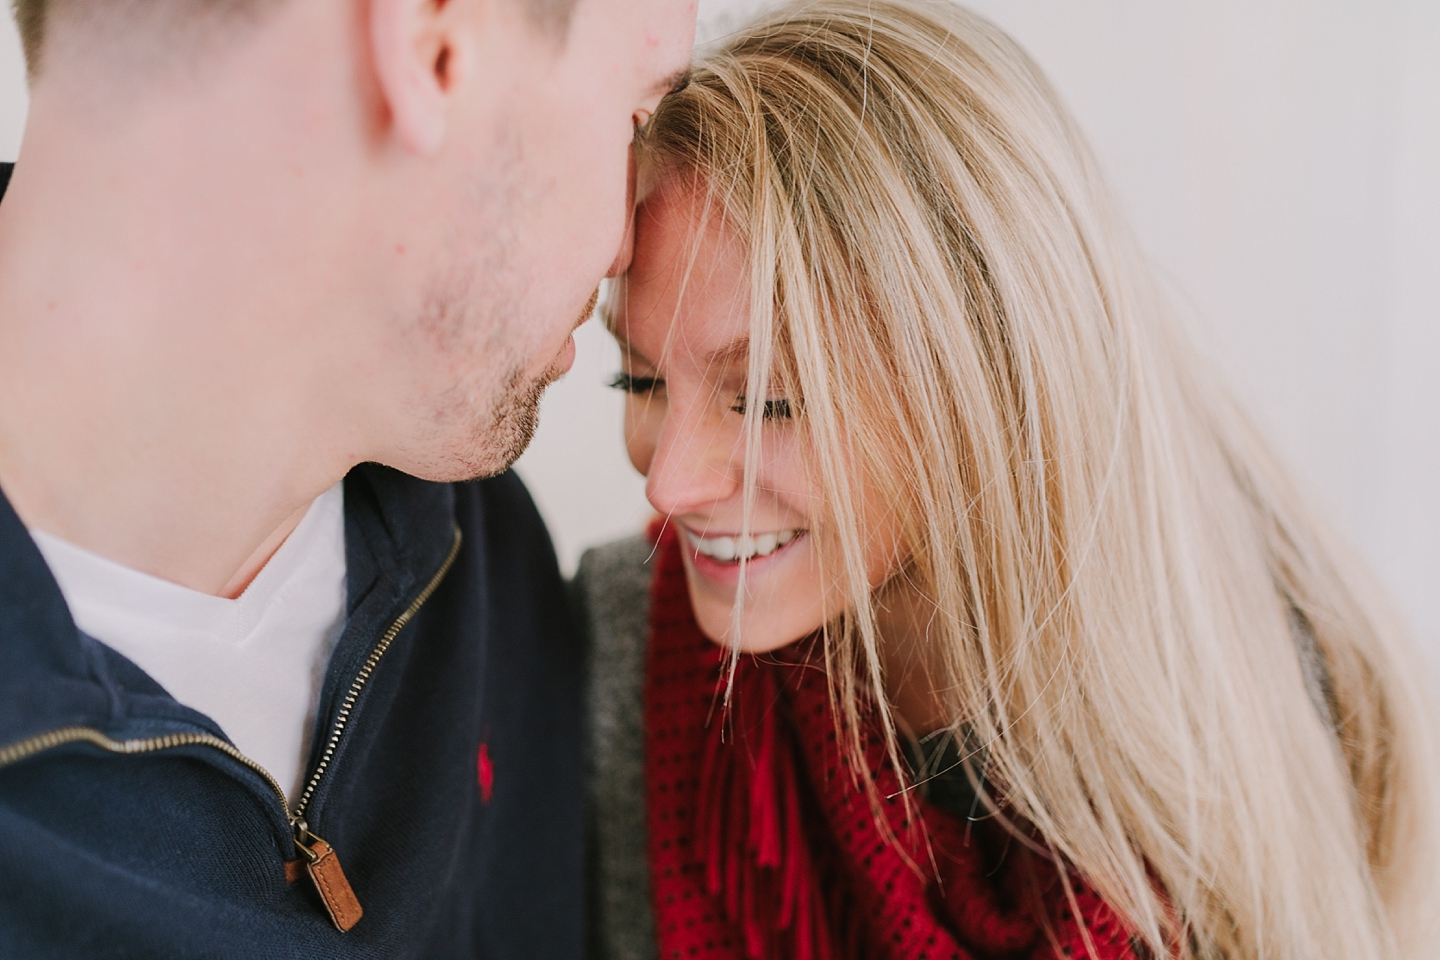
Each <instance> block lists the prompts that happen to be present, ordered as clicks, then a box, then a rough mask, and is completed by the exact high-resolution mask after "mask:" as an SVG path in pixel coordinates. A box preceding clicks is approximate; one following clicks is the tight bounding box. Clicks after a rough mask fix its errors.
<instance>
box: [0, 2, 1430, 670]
mask: <svg viewBox="0 0 1440 960" xmlns="http://www.w3.org/2000/svg"><path fill="white" fill-rule="evenodd" d="M581 2H586V0H581ZM6 6H7V7H8V4H7V5H6ZM972 6H973V7H975V8H976V9H978V10H980V11H981V12H982V13H984V14H986V15H987V16H989V17H991V18H992V19H993V20H995V21H996V22H997V23H999V24H1000V25H1001V26H1002V27H1004V28H1006V29H1007V30H1009V31H1010V32H1011V33H1012V34H1013V35H1015V36H1016V37H1017V38H1018V39H1019V40H1020V42H1021V43H1022V44H1023V45H1024V46H1025V47H1026V48H1027V49H1028V50H1029V51H1030V52H1031V53H1032V54H1033V55H1034V56H1035V57H1036V59H1037V60H1038V61H1039V62H1040V64H1041V65H1042V66H1043V67H1044V69H1045V70H1046V71H1047V72H1048V73H1049V75H1050V77H1051V79H1052V80H1053V81H1054V82H1055V84H1056V86H1057V87H1058V88H1059V89H1060V91H1061V93H1062V95H1063V96H1064V97H1065V98H1066V99H1067V100H1068V102H1069V104H1070V106H1071V107H1072V109H1073V110H1074V111H1075V112H1076V113H1077V114H1078V116H1079V118H1080V122H1081V125H1082V126H1083V127H1084V128H1085V130H1086V131H1087V132H1088V134H1089V135H1090V137H1091V140H1092V142H1093V143H1094V145H1095V148H1096V150H1097V152H1098V153H1099V155H1100V158H1101V160H1102V162H1103V164H1104V165H1105V167H1106V169H1107V171H1108V173H1109V175H1110V177H1111V180H1112V181H1113V183H1114V186H1115V187H1116V189H1117V191H1118V192H1119V194H1120V196H1121V197H1122V199H1123V201H1124V203H1125V205H1126V208H1127V210H1128V213H1129V214H1130V216H1131V218H1132V220H1133V221H1134V223H1135V225H1136V228H1137V229H1138V231H1139V234H1140V237H1141V239H1142V241H1143V242H1144V243H1145V245H1146V247H1147V249H1148V250H1149V252H1150V253H1151V255H1152V256H1153V257H1154V258H1155V260H1156V261H1157V262H1158V263H1159V264H1160V266H1161V268H1162V269H1163V270H1164V271H1165V272H1166V274H1167V275H1168V277H1169V279H1170V280H1171V281H1172V283H1173V285H1174V287H1175V288H1176V290H1177V292H1178V293H1179V295H1180V296H1181V297H1182V298H1183V300H1184V301H1185V303H1186V304H1187V305H1188V307H1189V308H1190V310H1191V312H1192V313H1193V314H1194V316H1195V317H1196V323H1197V329H1198V330H1199V335H1200V337H1201V339H1202V340H1203V341H1204V342H1205V344H1206V345H1207V346H1208V347H1209V348H1210V349H1211V351H1212V352H1213V353H1215V354H1216V355H1217V357H1218V358H1219V360H1220V362H1221V363H1222V365H1223V366H1224V367H1225V368H1226V369H1227V370H1228V371H1229V372H1230V374H1231V376H1232V379H1233V381H1234V383H1235V384H1236V386H1237V388H1238V389H1239V390H1240V391H1241V393H1242V394H1243V395H1244V396H1245V397H1246V398H1247V399H1248V401H1249V402H1250V405H1251V407H1252V409H1254V410H1255V412H1256V413H1257V414H1258V416H1259V418H1260V419H1261V421H1262V422H1263V423H1264V424H1265V426H1266V428H1267V429H1268V430H1269V431H1270V433H1271V435H1272V437H1273V438H1274V439H1275V442H1276V443H1277V444H1278V445H1279V447H1280V448H1281V450H1282V451H1283V452H1284V453H1285V454H1286V456H1287V457H1288V458H1289V459H1290V461H1291V462H1292V464H1293V465H1294V466H1295V467H1296V469H1297V471H1298V472H1299V473H1300V475H1301V477H1302V479H1304V480H1305V481H1307V482H1308V483H1309V484H1310V485H1311V486H1312V487H1313V488H1314V489H1315V491H1316V493H1317V496H1318V497H1319V498H1320V499H1321V500H1322V501H1324V502H1326V503H1327V504H1328V505H1329V506H1330V508H1331V509H1332V510H1333V511H1334V513H1335V515H1336V517H1337V519H1338V522H1339V524H1340V526H1341V529H1342V530H1343V531H1344V532H1345V533H1346V534H1348V535H1349V536H1350V537H1351V539H1352V540H1353V541H1354V542H1355V543H1356V544H1357V545H1358V546H1359V547H1360V549H1361V550H1363V551H1364V553H1365V554H1366V555H1367V556H1368V557H1369V559H1370V560H1371V562H1372V563H1373V564H1374V566H1375V567H1376V568H1377V569H1378V570H1379V572H1380V574H1381V575H1382V577H1383V578H1384V579H1385V581H1386V582H1387V583H1388V584H1389V586H1390V587H1391V589H1392V590H1393V591H1394V593H1395V594H1396V596H1397V597H1398V598H1399V599H1400V601H1401V603H1402V605H1403V607H1404V609H1405V610H1406V611H1407V612H1408V614H1409V616H1410V618H1411V621H1412V623H1413V624H1414V625H1415V627H1416V629H1417V631H1418V632H1419V633H1420V635H1421V637H1422V638H1423V640H1424V641H1425V643H1426V644H1427V646H1428V647H1429V650H1430V652H1431V653H1432V655H1434V656H1435V657H1436V658H1437V659H1440V609H1437V604H1436V602H1435V601H1436V600H1437V599H1440V2H1436V0H1204V2H1203V3H1202V2H1198V0H1189V2H1157V0H1088V2H1079V0H979V2H972ZM758 7H759V4H758V3H755V2H746V0H709V2H705V0H702V3H701V20H702V23H701V35H702V38H706V37H715V36H718V35H720V34H722V33H723V32H725V31H726V30H728V29H731V28H733V27H734V26H736V25H738V24H739V23H741V22H743V17H744V16H745V15H746V14H747V13H748V12H749V11H751V10H754V9H757V8H758ZM25 103H26V98H25V87H24V69H23V65H22V61H21V57H20V52H19V43H18V40H17V39H16V38H15V36H14V32H13V27H12V26H9V25H8V24H7V25H5V26H4V27H3V29H0V157H3V158H10V157H14V156H16V155H17V153H18V151H19V146H20V140H21V130H22V127H23V123H24V114H25ZM577 340H578V341H579V347H580V351H579V357H578V359H577V362H576V365H575V369H574V370H573V372H572V373H571V374H570V376H569V377H568V378H567V379H566V380H564V381H562V382H561V383H560V384H558V385H557V386H556V387H554V388H553V389H552V391H551V393H550V394H549V396H548V397H547V399H546V401H545V404H544V410H543V421H542V427H541V430H540V433H539V436H538V437H537V438H536V441H535V444H534V446H533V447H532V448H531V450H530V452H528V453H527V454H526V455H525V457H524V458H523V459H522V460H521V462H520V465H519V467H520V470H521V472H522V473H523V474H524V476H525V478H526V480H527V481H528V482H529V484H530V486H531V489H532V491H533V492H534V493H535V495H536V497H537V499H538V500H539V501H540V504H541V507H542V509H543V510H544V512H545V514H546V516H547V518H548V519H549V521H550V524H551V527H552V530H553V532H554V536H555V539H556V543H557V546H558V548H559V550H560V553H561V557H562V560H563V561H564V562H565V563H566V564H567V565H569V564H573V562H574V559H575V558H576V557H577V556H578V554H579V552H580V550H581V549H583V548H584V547H585V546H588V545H590V544H593V543H596V542H599V541H602V540H605V539H608V538H611V537H614V536H618V535H623V534H627V533H630V532H632V531H635V530H638V529H639V528H640V526H641V525H642V524H643V522H644V520H645V518H646V517H647V516H648V508H647V507H646V504H645V501H644V495H643V488H642V483H641V481H640V480H639V478H638V477H636V476H634V474H633V472H632V471H631V469H630V466H629V464H628V462H627V461H626V460H625V457H624V454H623V452H622V449H621V446H620V436H619V435H620V397H619V396H618V394H615V393H614V392H613V391H608V390H606V389H605V388H604V387H603V383H604V381H605V380H606V379H608V377H609V376H610V375H611V374H613V373H614V371H615V367H616V362H617V360H616V355H615V352H614V350H613V348H612V347H611V346H610V345H609V344H608V343H607V342H606V337H605V335H604V333H603V331H601V330H600V329H598V327H597V326H596V324H594V323H593V322H592V323H590V324H587V325H586V326H585V327H583V328H582V329H581V331H580V333H579V334H578V336H577Z"/></svg>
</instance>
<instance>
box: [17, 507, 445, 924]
mask: <svg viewBox="0 0 1440 960" xmlns="http://www.w3.org/2000/svg"><path fill="white" fill-rule="evenodd" d="M459 555H460V528H459V527H456V528H455V536H454V540H453V541H452V542H451V544H450V553H449V555H448V556H446V558H445V562H444V563H442V564H441V565H440V569H439V570H437V571H436V572H435V575H434V576H433V577H431V578H430V582H429V583H427V584H426V585H425V589H424V590H421V591H420V593H419V595H418V596H416V597H415V599H414V600H412V601H411V602H410V605H409V606H408V607H406V608H405V610H404V612H403V613H401V614H400V616H398V617H396V618H395V622H394V623H392V624H390V627H389V629H387V630H386V631H385V632H384V633H383V634H381V636H380V640H379V641H378V642H377V643H376V644H375V646H374V647H373V648H372V649H371V651H370V656H368V657H366V658H365V664H364V665H363V666H362V667H361V668H360V672H359V673H358V674H356V676H355V679H354V680H353V681H351V683H350V689H349V690H347V691H346V693H345V699H344V700H342V701H341V704H340V712H339V714H338V715H337V716H336V717H335V723H334V725H332V726H331V728H330V736H329V738H328V739H327V740H326V742H325V752H324V754H323V755H322V756H321V758H320V765H319V766H318V767H316V768H315V772H314V773H313V774H311V776H310V779H309V781H308V782H307V783H306V785H305V790H304V792H303V793H302V794H301V796H300V799H299V801H297V802H296V804H295V809H294V810H293V811H292V810H291V809H290V801H289V799H288V798H287V797H286V796H285V791H284V790H283V789H281V787H280V784H279V783H278V782H276V780H275V778H274V777H273V776H271V775H270V771H268V770H266V769H265V768H264V767H262V766H260V764H258V763H256V762H255V761H254V760H251V759H250V758H249V757H247V756H245V754H243V753H241V752H240V751H239V750H237V749H236V748H235V746H234V744H231V743H228V742H227V741H225V740H222V739H220V738H219V737H217V736H215V735H214V734H210V733H171V734H166V735H165V736H162V737H147V738H145V739H141V740H115V739H113V738H111V737H107V736H106V735H105V734H103V733H101V732H100V731H99V730H96V729H94V728H92V727H61V728H59V729H57V730H51V731H49V732H47V733H42V734H38V735H36V736H33V737H27V738H26V739H24V740H21V741H19V742H18V743H12V744H10V745H9V746H7V747H0V769H3V768H5V767H8V766H11V765H12V764H16V763H19V762H20V761H21V760H25V759H28V758H29V757H33V756H35V755H36V754H37V753H44V752H45V751H47V750H53V749H54V748H56V747H61V746H64V745H66V744H70V743H90V744H94V745H95V746H97V747H99V748H100V749H102V750H106V751H109V752H110V753H117V754H123V755H127V756H130V755H134V754H141V753H154V752H156V751H159V750H173V749H175V748H176V747H190V746H199V747H210V748H212V749H215V750H219V751H220V752H221V753H223V754H225V755H226V756H227V757H229V758H230V759H232V760H235V761H236V762H238V763H241V764H243V765H245V766H246V767H249V768H250V769H251V770H253V771H255V772H256V773H257V774H259V775H260V779H262V780H264V781H265V783H266V785H267V786H269V787H270V790H271V792H273V793H274V794H275V799H277V800H279V801H280V809H281V810H283V811H285V818H286V820H288V821H289V823H290V826H291V829H292V830H293V831H294V837H295V846H296V848H297V849H298V850H299V851H300V853H301V855H302V856H303V857H304V858H305V861H306V871H307V872H308V873H309V874H310V879H311V881H312V882H313V883H314V884H315V889H316V890H317V891H318V892H319V894H320V899H321V901H323V902H324V904H325V910H326V912H328V913H329V914H330V919H331V920H332V921H333V922H334V923H335V926H336V928H337V929H339V930H340V931H341V932H344V931H347V930H349V929H350V928H351V927H353V926H354V925H355V924H356V923H357V922H359V920H360V916H361V914H362V913H363V911H362V910H361V907H360V903H359V901H357V900H356V899H355V893H354V891H353V890H352V889H351V887H350V883H349V881H348V880H346V879H345V873H344V871H343V870H341V869H340V861H339V859H338V858H337V857H336V855H335V851H334V850H333V849H332V848H331V847H330V845H329V844H328V843H326V842H325V841H324V840H322V839H320V838H319V837H317V836H316V835H315V834H313V833H311V832H310V827H309V824H307V823H306V822H305V818H304V812H305V809H306V807H308V806H309V804H310V800H311V798H312V797H313V796H314V795H315V788H316V787H317V786H319V784H320V780H321V778H322V777H324V775H325V772H326V770H328V769H329V767H330V761H331V759H333V757H334V756H335V749H336V747H338V746H339V744H340V738H341V737H342V736H343V735H344V733H345V725H346V724H347V723H348V722H349V720H350V714H351V712H352V711H353V710H354V709H355V702H356V701H357V700H358V699H359V697H360V693H361V691H363V690H364V689H365V684H367V683H368V682H369V681H370V677H371V675H372V674H373V673H374V672H375V667H376V666H377V665H378V664H379V663H380V658H381V657H383V656H384V655H385V651H386V650H388V649H390V644H391V643H393V642H394V641H395V637H396V636H398V635H399V633H400V631H401V630H403V629H404V628H405V625H406V624H407V623H409V622H410V621H411V620H412V619H414V617H415V614H417V613H418V612H419V611H420V608H421V607H422V606H424V605H425V601H427V600H429V599H430V596H431V595H432V594H433V593H434V592H435V591H436V590H437V589H438V588H439V587H440V582H441V581H442V580H444V579H445V575H446V574H447V573H449V572H450V568H451V567H452V566H454V565H455V558H456V557H458V556H459Z"/></svg>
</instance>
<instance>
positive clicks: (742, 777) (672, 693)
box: [645, 531, 1140, 960]
mask: <svg viewBox="0 0 1440 960" xmlns="http://www.w3.org/2000/svg"><path fill="white" fill-rule="evenodd" d="M651 604H652V605H651V614H650V624H651V627H650V630H651V632H650V643H649V648H648V653H647V658H646V667H645V781H646V785H645V789H646V803H647V808H646V810H647V820H648V828H649V860H650V874H651V883H652V893H653V897H654V907H655V926H656V934H657V937H658V940H659V944H658V946H659V956H660V958H661V960H671V958H687V960H691V958H694V960H722V958H723V960H742V958H748V960H759V958H767V960H768V958H786V960H831V958H835V960H852V958H854V960H882V958H883V960H888V958H893V960H922V958H926V960H938V958H958V960H972V958H975V960H978V958H991V957H1004V958H1007V960H1018V958H1026V960H1032V958H1042V957H1044V958H1049V957H1075V958H1083V957H1087V956H1090V954H1089V952H1088V950H1089V947H1087V943H1086V941H1087V939H1088V941H1089V944H1090V945H1093V949H1094V951H1095V952H1094V957H1095V958H1096V960H1122V958H1124V960H1133V958H1136V957H1137V956H1139V955H1140V954H1139V952H1138V948H1133V947H1132V946H1131V942H1130V938H1129V936H1128V933H1127V931H1126V930H1125V929H1124V927H1123V925H1122V924H1121V922H1120V921H1119V919H1118V918H1117V917H1116V915H1115V914H1114V913H1113V912H1112V911H1111V910H1110V908H1109V907H1107V906H1106V905H1105V904H1104V903H1103V902H1102V901H1101V900H1100V899H1099V897H1098V896H1096V895H1095V894H1094V892H1093V891H1091V890H1090V889H1089V888H1088V887H1087V886H1085V885H1084V884H1083V883H1082V882H1080V880H1079V879H1078V878H1076V877H1074V876H1073V875H1072V876H1071V877H1070V885H1071V888H1072V891H1073V894H1074V899H1073V902H1072V900H1071V899H1070V898H1069V897H1067V896H1066V894H1065V891H1064V889H1063V885H1062V884H1061V883H1060V882H1059V876H1058V871H1057V870H1056V869H1055V867H1054V866H1053V865H1051V864H1050V863H1049V861H1047V860H1046V859H1044V858H1041V857H1038V856H1035V855H1034V854H1031V853H1030V852H1029V851H1027V850H1026V849H1025V847H1024V845H1022V844H1019V843H1015V842H1007V838H1006V837H1005V836H1004V835H1003V833H1001V831H1000V830H999V829H998V828H995V827H993V826H992V825H990V824H988V823H983V822H982V823H974V824H967V823H965V822H964V821H962V820H960V819H958V818H956V817H953V816H951V815H950V814H948V813H946V812H944V811H942V810H940V809H938V808H937V807H934V806H932V805H930V804H928V803H926V802H925V801H923V800H920V799H918V798H916V799H912V802H911V804H910V805H909V807H908V813H907V805H906V804H905V802H904V801H903V800H902V799H901V798H900V797H899V796H898V795H897V793H898V791H899V790H900V784H901V778H900V777H899V775H898V774H897V772H896V771H895V769H894V767H893V766H892V765H891V763H890V762H889V760H888V756H887V752H886V750H885V747H884V742H883V740H882V739H881V737H880V736H879V734H878V732H872V733H871V734H870V735H869V736H868V737H867V738H866V742H865V750H864V758H865V763H866V766H867V768H868V770H867V773H868V775H869V776H870V777H871V778H873V780H874V782H875V785H876V787H877V788H878V795H879V796H880V797H881V798H882V800H881V804H880V807H881V809H880V811H879V813H880V816H882V817H883V818H884V820H885V821H886V822H887V823H888V825H889V829H890V833H891V834H892V837H893V839H889V838H887V837H885V835H884V834H882V832H881V830H880V828H879V826H878V824H877V821H876V812H875V808H874V806H873V805H872V803H871V801H870V799H869V797H868V796H867V794H866V792H865V790H864V789H863V787H860V786H857V784H856V781H855V778H854V777H853V776H852V773H851V765H850V760H849V757H848V753H847V751H846V750H844V749H842V745H841V744H840V743H838V742H837V739H836V725H835V718H834V715H833V713H832V711H831V706H830V700H829V695H828V691H827V685H826V678H825V674H824V672H823V669H821V668H820V667H819V666H817V665H816V664H815V663H814V660H813V654H814V651H813V650H811V649H810V647H812V646H813V644H805V643H802V644H797V645H795V646H794V647H793V648H791V649H790V650H788V651H784V652H782V654H781V657H774V658H763V659H762V658H756V657H748V656H746V657H741V658H740V661H739V664H738V666H737V668H736V673H735V682H734V687H733V693H732V699H731V704H730V707H729V709H728V711H727V710H726V708H725V707H724V706H723V705H722V704H721V701H720V697H719V692H720V691H721V690H722V689H723V684H724V682H725V679H726V671H727V669H728V662H729V658H728V656H727V654H726V653H725V652H724V651H723V650H722V649H720V647H719V646H717V645H716V644H714V643H712V642H711V641H709V640H708V639H706V638H705V636H704V635H703V634H701V632H700V629H699V627H698V625H697V624H696V623H695V618H694V616H693V614H692V612H691V608H690V599H689V594H688V592H687V590H686V585H685V573H684V568H683V566H682V560H681V556H680V547H679V544H678V541H677V538H676V536H675V535H674V532H673V531H671V532H670V533H669V534H667V535H665V536H664V537H662V538H661V541H660V546H659V555H658V557H657V560H656V573H655V581H654V584H653V586H652V597H651ZM806 651H809V654H810V655H809V656H807V653H806ZM782 658H783V659H782ZM1077 907H1078V910H1077V909H1075V908H1077ZM1087 933H1088V938H1087Z"/></svg>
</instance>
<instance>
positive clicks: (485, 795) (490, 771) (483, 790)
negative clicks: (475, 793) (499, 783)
mask: <svg viewBox="0 0 1440 960" xmlns="http://www.w3.org/2000/svg"><path fill="white" fill-rule="evenodd" d="M478 766H479V771H480V802H481V803H489V802H490V794H491V793H492V792H493V791H494V789H495V765H494V764H493V763H491V762H490V744H488V743H482V744H480V762H479V764H478Z"/></svg>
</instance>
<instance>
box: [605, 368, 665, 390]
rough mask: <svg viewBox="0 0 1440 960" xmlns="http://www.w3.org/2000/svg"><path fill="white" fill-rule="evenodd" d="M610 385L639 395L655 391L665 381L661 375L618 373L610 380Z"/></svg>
mask: <svg viewBox="0 0 1440 960" xmlns="http://www.w3.org/2000/svg"><path fill="white" fill-rule="evenodd" d="M610 386H612V387H614V388H615V389H616V390H623V391H624V392H625V393H633V394H636V395H637V396H644V395H648V394H651V393H654V392H655V391H656V390H658V389H660V388H662V387H664V386H665V381H664V380H661V379H660V378H659V377H637V376H634V375H633V374H629V373H623V372H622V373H617V374H615V378H614V379H613V380H611V381H610Z"/></svg>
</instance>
